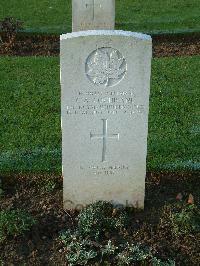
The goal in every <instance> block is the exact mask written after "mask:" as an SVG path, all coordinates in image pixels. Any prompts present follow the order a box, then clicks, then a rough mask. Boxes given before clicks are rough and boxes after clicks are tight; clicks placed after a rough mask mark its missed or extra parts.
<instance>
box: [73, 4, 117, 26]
mask: <svg viewBox="0 0 200 266" xmlns="http://www.w3.org/2000/svg"><path fill="white" fill-rule="evenodd" d="M114 27H115V0H72V31H83V30H95V29H108V30H112V29H114Z"/></svg>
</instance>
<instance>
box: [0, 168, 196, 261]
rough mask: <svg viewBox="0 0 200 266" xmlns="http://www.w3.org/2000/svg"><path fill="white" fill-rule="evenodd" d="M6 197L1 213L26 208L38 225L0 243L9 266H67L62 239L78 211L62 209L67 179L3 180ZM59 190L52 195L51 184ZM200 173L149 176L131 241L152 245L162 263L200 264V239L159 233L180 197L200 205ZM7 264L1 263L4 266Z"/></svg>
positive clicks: (0, 256) (1, 201) (0, 201)
mask: <svg viewBox="0 0 200 266" xmlns="http://www.w3.org/2000/svg"><path fill="white" fill-rule="evenodd" d="M0 178H1V180H2V181H3V191H4V195H3V196H2V197H1V198H0V210H3V209H17V208H19V209H23V210H26V211H27V212H28V213H29V214H31V215H32V216H33V217H34V218H35V219H36V221H37V223H36V225H34V226H33V228H32V230H31V231H30V232H27V233H26V234H25V235H23V236H20V237H19V236H18V237H14V238H13V237H10V238H8V239H6V241H5V242H4V243H2V244H0V262H1V260H2V261H3V262H4V263H5V264H3V265H6V266H7V265H9V266H10V265H59V266H62V265H63V266H64V265H67V262H66V259H65V252H64V251H63V247H62V244H61V242H60V241H59V239H58V238H59V234H60V232H61V231H62V230H67V229H69V228H73V227H74V226H75V224H76V217H77V212H75V211H74V212H67V211H64V210H63V206H62V177H59V176H28V175H27V176H1V177H0ZM49 181H51V182H52V181H53V182H54V183H55V188H54V189H53V190H52V191H48V189H47V188H48V186H47V184H48V182H49ZM199 187H200V175H199V173H193V174H192V173H182V174H180V173H179V174H175V173H148V174H147V178H146V200H145V210H144V212H143V211H142V212H139V213H135V214H133V217H132V221H133V224H132V227H131V228H130V231H129V232H130V237H133V238H134V239H135V240H136V241H138V242H143V243H145V244H148V245H149V246H151V247H152V248H153V250H155V252H157V253H158V255H159V256H160V257H162V258H169V257H171V255H172V254H171V253H172V250H175V252H176V263H177V264H176V265H181V266H183V265H187V266H188V265H194V266H195V265H200V256H199V251H200V250H199V247H200V234H197V235H195V236H193V235H189V236H186V237H184V238H182V239H178V240H177V239H173V238H170V234H169V233H168V231H167V229H165V228H162V227H161V228H158V229H156V230H154V229H155V228H157V226H158V222H159V219H160V210H161V209H162V207H163V206H164V205H165V203H166V202H167V203H170V202H171V201H174V200H175V199H176V195H177V194H178V193H180V192H181V193H182V195H188V194H189V193H192V194H193V196H194V199H195V203H197V204H199V203H200V193H199ZM0 264H1V263H0Z"/></svg>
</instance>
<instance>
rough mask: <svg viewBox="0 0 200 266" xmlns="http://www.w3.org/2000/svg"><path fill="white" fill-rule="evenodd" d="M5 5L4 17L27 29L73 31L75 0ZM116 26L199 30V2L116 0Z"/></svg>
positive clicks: (22, 0)
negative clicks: (12, 19) (72, 19)
mask: <svg viewBox="0 0 200 266" xmlns="http://www.w3.org/2000/svg"><path fill="white" fill-rule="evenodd" d="M13 2H14V3H13ZM1 6H2V8H1V9H0V19H3V18H5V17H8V16H13V17H15V18H18V19H21V20H22V21H24V26H25V29H26V30H27V31H32V32H47V33H64V32H70V31H71V0H52V1H47V0H43V1H39V0H33V1H27V0H18V1H16V0H2V1H1ZM116 28H117V29H123V30H131V31H142V32H148V33H157V32H191V31H199V30H200V19H199V1H198V0H190V1H188V0H174V1H171V0H166V1H163V0H147V1H141V0H135V1H133V0H116Z"/></svg>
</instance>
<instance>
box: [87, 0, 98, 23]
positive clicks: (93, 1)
mask: <svg viewBox="0 0 200 266" xmlns="http://www.w3.org/2000/svg"><path fill="white" fill-rule="evenodd" d="M85 6H86V8H89V7H90V6H91V7H92V20H94V18H95V6H96V7H100V8H101V7H102V6H101V4H95V0H92V3H91V4H86V5H85Z"/></svg>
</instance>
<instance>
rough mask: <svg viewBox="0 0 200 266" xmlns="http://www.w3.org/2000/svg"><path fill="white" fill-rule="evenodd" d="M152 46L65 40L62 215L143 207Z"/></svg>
mask: <svg viewBox="0 0 200 266" xmlns="http://www.w3.org/2000/svg"><path fill="white" fill-rule="evenodd" d="M151 56H152V42H151V37H150V36H148V35H144V34H140V33H132V32H123V31H85V32H76V33H71V34H66V35H62V36H61V87H62V153H63V176H64V207H65V208H67V209H71V208H77V207H78V206H79V207H80V206H85V205H87V204H90V203H92V202H95V201H98V200H103V201H111V202H113V203H114V204H123V205H127V206H135V207H141V208H142V207H143V206H144V192H145V175H146V154H147V132H148V109H149V89H150V70H151Z"/></svg>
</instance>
